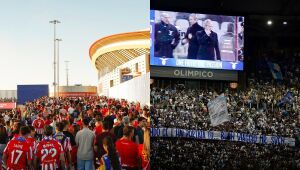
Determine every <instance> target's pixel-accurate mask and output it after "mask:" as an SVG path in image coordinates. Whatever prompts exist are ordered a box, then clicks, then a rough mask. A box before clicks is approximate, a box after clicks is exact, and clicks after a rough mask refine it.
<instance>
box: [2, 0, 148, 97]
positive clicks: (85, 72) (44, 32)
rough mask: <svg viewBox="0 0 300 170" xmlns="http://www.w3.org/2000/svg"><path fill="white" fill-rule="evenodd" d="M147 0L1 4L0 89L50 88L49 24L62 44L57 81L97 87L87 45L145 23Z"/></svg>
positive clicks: (29, 0) (18, 0)
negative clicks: (27, 85) (66, 64)
mask: <svg viewBox="0 0 300 170" xmlns="http://www.w3.org/2000/svg"><path fill="white" fill-rule="evenodd" d="M149 9H150V2H149V1H147V0H108V1H106V0H86V1H82V0H26V1H25V0H9V1H1V6H0V20H1V24H0V73H1V79H0V90H15V89H16V88H17V85H18V84H49V87H50V91H52V90H53V86H52V83H53V24H50V23H49V21H50V20H53V19H57V20H59V21H61V24H58V25H57V38H61V39H62V41H61V42H60V85H66V74H65V62H64V61H65V60H69V61H70V63H69V84H70V85H74V84H82V85H97V72H96V70H95V69H94V67H93V66H92V64H91V60H90V59H89V48H90V46H91V45H92V44H93V43H94V42H95V41H96V40H98V39H100V38H102V37H104V36H107V35H111V34H116V33H122V32H130V31H136V30H141V29H145V28H148V27H149Z"/></svg>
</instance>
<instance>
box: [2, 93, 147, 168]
mask: <svg viewBox="0 0 300 170" xmlns="http://www.w3.org/2000/svg"><path fill="white" fill-rule="evenodd" d="M149 127H150V113H149V109H148V107H147V106H144V107H141V106H140V104H139V103H133V102H132V103H130V102H128V101H126V100H123V99H122V100H116V99H112V98H107V97H72V98H50V97H42V98H39V99H36V100H34V101H32V102H27V103H26V104H25V106H24V107H21V108H18V109H15V110H11V111H5V112H2V113H1V115H0V156H1V158H3V160H2V166H0V170H1V168H2V167H3V168H4V167H5V168H7V169H26V168H28V169H42V170H46V169H56V168H59V169H78V170H84V169H85V170H91V169H101V170H102V169H103V170H104V169H106V170H108V169H114V170H117V169H129V170H131V169H132V170H134V169H136V170H138V169H145V170H146V169H147V170H149V169H150V164H149V160H150V133H149Z"/></svg>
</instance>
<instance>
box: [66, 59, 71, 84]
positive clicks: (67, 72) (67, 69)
mask: <svg viewBox="0 0 300 170" xmlns="http://www.w3.org/2000/svg"><path fill="white" fill-rule="evenodd" d="M69 62H70V61H65V63H66V78H67V86H69V67H68V63H69Z"/></svg>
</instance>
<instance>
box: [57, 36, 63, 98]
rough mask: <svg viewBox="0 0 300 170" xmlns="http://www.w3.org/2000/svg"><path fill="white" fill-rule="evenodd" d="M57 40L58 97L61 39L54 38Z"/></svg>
mask: <svg viewBox="0 0 300 170" xmlns="http://www.w3.org/2000/svg"><path fill="white" fill-rule="evenodd" d="M56 41H57V96H58V97H59V42H60V41H62V39H60V38H56Z"/></svg>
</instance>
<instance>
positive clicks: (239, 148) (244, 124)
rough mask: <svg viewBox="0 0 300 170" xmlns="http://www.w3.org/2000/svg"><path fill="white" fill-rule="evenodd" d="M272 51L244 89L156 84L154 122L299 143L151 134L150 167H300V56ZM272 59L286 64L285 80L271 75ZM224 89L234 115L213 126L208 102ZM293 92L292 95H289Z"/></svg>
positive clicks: (152, 117) (284, 70) (174, 126)
mask: <svg viewBox="0 0 300 170" xmlns="http://www.w3.org/2000/svg"><path fill="white" fill-rule="evenodd" d="M273 56H274V55H272V56H269V57H268V56H264V58H263V59H262V60H263V62H261V65H259V64H257V65H256V66H257V68H256V70H255V73H251V74H249V78H248V80H247V88H245V89H241V88H238V89H231V88H229V87H225V88H223V89H212V88H207V89H191V88H186V87H185V86H184V85H175V87H171V86H168V87H167V88H159V87H155V86H154V87H152V88H151V95H150V96H151V103H152V107H151V109H150V110H151V126H152V127H155V128H160V127H167V128H181V129H194V130H216V131H233V132H242V133H248V134H257V135H261V134H265V135H275V136H282V137H290V138H295V140H296V146H276V145H262V144H251V143H245V142H230V141H215V140H197V139H183V138H152V139H151V161H152V162H153V163H152V165H151V166H152V167H153V168H154V169H168V168H171V169H176V168H179V169H180V168H181V167H184V169H299V168H300V155H299V141H300V100H299V99H300V98H299V96H300V74H299V73H300V66H299V63H300V58H299V57H298V58H297V57H292V58H289V57H290V56H288V55H279V56H280V57H273ZM268 62H272V63H277V64H278V65H279V66H280V67H281V73H282V77H283V79H282V80H275V79H274V78H273V77H272V74H271V72H270V69H269V67H268ZM220 94H224V95H225V97H226V99H227V109H228V113H229V115H230V120H229V121H227V122H225V123H223V124H221V125H218V126H212V125H211V120H210V115H209V110H208V107H207V104H208V102H209V101H211V100H213V99H214V98H216V97H217V96H219V95H220ZM288 94H291V95H290V96H289V98H288V99H287V98H286V96H287V95H288ZM171 162H172V163H171Z"/></svg>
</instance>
